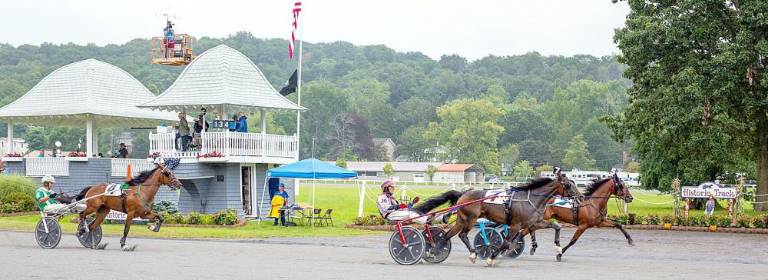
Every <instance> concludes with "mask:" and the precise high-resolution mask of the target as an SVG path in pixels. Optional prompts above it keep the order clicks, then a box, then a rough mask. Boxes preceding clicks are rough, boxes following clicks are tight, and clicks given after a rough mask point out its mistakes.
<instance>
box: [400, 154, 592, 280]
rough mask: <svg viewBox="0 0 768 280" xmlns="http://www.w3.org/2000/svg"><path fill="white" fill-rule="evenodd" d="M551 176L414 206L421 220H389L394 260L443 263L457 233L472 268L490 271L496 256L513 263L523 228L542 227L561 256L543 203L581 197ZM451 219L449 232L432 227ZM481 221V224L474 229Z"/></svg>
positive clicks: (568, 183) (569, 183)
mask: <svg viewBox="0 0 768 280" xmlns="http://www.w3.org/2000/svg"><path fill="white" fill-rule="evenodd" d="M554 174H556V178H555V179H551V178H546V177H539V178H535V179H532V180H530V181H529V182H528V183H527V184H524V185H521V186H518V187H514V188H508V189H506V190H470V191H466V192H463V193H461V192H458V191H447V192H445V193H443V194H441V195H439V196H437V197H433V198H430V199H428V200H427V201H426V202H424V203H423V204H421V205H418V206H415V207H414V209H415V210H417V212H418V213H420V214H419V215H411V216H409V217H407V218H405V219H402V220H396V221H393V222H394V225H395V231H394V232H393V233H392V235H391V237H390V239H389V253H390V255H391V256H392V259H394V261H395V262H397V263H398V264H402V265H412V264H416V263H418V262H420V261H421V260H424V261H425V262H428V263H440V262H443V261H445V259H447V258H448V255H450V252H451V242H450V239H451V237H453V236H455V235H456V234H458V235H459V238H460V239H461V241H462V242H463V243H464V245H465V246H466V247H467V249H468V250H469V252H470V255H469V259H470V261H471V262H472V263H474V262H475V260H476V259H477V258H478V256H479V257H481V259H485V260H486V263H487V265H488V266H493V265H494V263H495V259H496V257H498V256H499V255H501V254H506V255H507V256H509V257H512V258H515V257H517V256H519V255H520V254H521V253H522V249H523V246H524V242H522V234H521V231H522V230H523V229H528V230H532V229H533V230H535V229H542V228H553V229H555V245H556V248H557V249H558V252H560V249H559V248H560V241H559V233H560V226H559V225H558V224H557V223H555V222H549V221H547V220H546V219H545V209H546V205H547V201H549V200H550V199H551V198H552V197H553V196H555V195H558V196H563V197H573V198H576V199H577V200H580V199H581V193H580V192H579V191H578V189H577V188H576V184H574V182H573V181H571V180H570V179H568V178H567V177H566V176H565V175H564V174H561V172H560V169H559V168H555V171H554ZM446 202H449V203H450V206H449V207H447V208H443V209H439V210H434V211H432V209H434V208H436V206H439V205H441V204H443V203H446ZM453 214H455V215H456V221H455V222H454V223H453V224H452V225H451V227H450V229H449V230H448V231H447V232H446V231H445V230H443V229H442V228H440V227H437V226H434V225H433V222H434V221H439V220H446V219H445V218H443V219H440V218H441V217H445V216H446V215H453ZM480 218H483V220H481V221H480V223H479V224H478V219H480ZM413 223H417V224H424V230H421V231H420V230H418V229H417V228H416V227H414V226H411V224H413ZM489 224H490V225H489ZM474 227H479V228H480V231H479V233H478V235H477V236H475V238H474V239H475V244H474V246H473V244H472V243H470V241H469V238H468V233H469V231H470V230H471V229H472V228H474ZM513 241H514V242H513ZM512 243H514V244H512ZM510 248H511V249H510Z"/></svg>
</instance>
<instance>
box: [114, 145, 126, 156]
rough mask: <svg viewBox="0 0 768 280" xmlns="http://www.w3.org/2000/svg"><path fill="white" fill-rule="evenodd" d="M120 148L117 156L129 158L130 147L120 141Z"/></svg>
mask: <svg viewBox="0 0 768 280" xmlns="http://www.w3.org/2000/svg"><path fill="white" fill-rule="evenodd" d="M119 147H120V148H119V149H118V150H117V156H116V157H117V158H127V157H128V148H126V147H125V143H120V145H119Z"/></svg>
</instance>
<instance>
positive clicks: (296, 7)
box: [288, 1, 301, 61]
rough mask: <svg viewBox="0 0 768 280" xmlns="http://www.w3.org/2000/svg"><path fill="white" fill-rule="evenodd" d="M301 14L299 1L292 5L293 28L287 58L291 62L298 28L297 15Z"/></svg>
mask: <svg viewBox="0 0 768 280" xmlns="http://www.w3.org/2000/svg"><path fill="white" fill-rule="evenodd" d="M300 12H301V1H296V3H293V28H292V29H291V40H290V41H289V42H288V57H289V58H290V59H291V61H293V50H294V49H296V46H294V42H295V41H296V28H297V27H298V26H299V13H300Z"/></svg>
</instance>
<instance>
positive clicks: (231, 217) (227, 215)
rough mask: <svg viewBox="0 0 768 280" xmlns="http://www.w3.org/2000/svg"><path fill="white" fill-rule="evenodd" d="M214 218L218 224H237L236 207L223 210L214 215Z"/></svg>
mask: <svg viewBox="0 0 768 280" xmlns="http://www.w3.org/2000/svg"><path fill="white" fill-rule="evenodd" d="M213 220H214V223H216V224H217V225H234V224H237V211H235V209H226V210H221V211H219V212H218V213H216V214H215V215H213Z"/></svg>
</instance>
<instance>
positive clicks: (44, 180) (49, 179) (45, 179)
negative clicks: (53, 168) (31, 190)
mask: <svg viewBox="0 0 768 280" xmlns="http://www.w3.org/2000/svg"><path fill="white" fill-rule="evenodd" d="M40 181H41V182H42V183H43V184H45V183H48V182H51V183H56V179H54V178H53V176H51V175H45V176H43V178H42V179H40Z"/></svg>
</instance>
